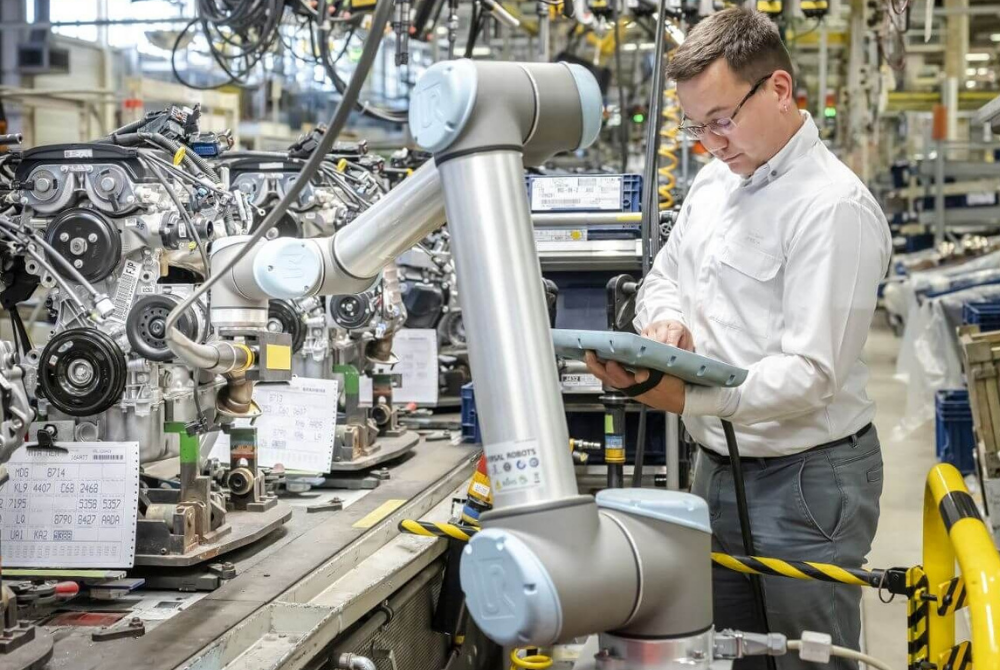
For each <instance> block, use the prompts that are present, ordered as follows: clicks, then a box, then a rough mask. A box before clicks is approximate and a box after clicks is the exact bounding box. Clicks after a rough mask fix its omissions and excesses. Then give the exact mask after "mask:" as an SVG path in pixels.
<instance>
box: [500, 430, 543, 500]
mask: <svg viewBox="0 0 1000 670" xmlns="http://www.w3.org/2000/svg"><path fill="white" fill-rule="evenodd" d="M490 451H491V453H489V454H487V456H486V463H487V467H488V468H489V475H490V482H491V483H492V484H493V490H494V491H496V492H497V493H503V492H505V491H515V490H517V489H524V488H530V487H534V486H539V485H541V483H542V460H541V458H542V457H541V453H540V451H539V449H538V443H537V442H536V441H535V440H524V441H522V442H504V443H501V444H498V445H496V446H495V447H494V448H493V449H491V450H490Z"/></svg>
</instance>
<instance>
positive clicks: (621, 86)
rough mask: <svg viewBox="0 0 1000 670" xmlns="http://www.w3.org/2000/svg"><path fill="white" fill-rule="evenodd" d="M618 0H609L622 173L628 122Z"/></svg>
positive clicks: (625, 162)
mask: <svg viewBox="0 0 1000 670" xmlns="http://www.w3.org/2000/svg"><path fill="white" fill-rule="evenodd" d="M618 19H619V16H618V0H611V20H612V21H614V23H615V79H617V80H618V106H619V107H620V108H621V109H620V111H619V114H618V117H619V119H621V123H620V125H619V126H618V136H619V139H620V140H621V152H622V174H625V173H626V172H627V171H628V124H627V123H626V122H625V81H624V77H623V75H622V48H621V36H622V32H623V31H622V29H621V25H620V24H619V22H618Z"/></svg>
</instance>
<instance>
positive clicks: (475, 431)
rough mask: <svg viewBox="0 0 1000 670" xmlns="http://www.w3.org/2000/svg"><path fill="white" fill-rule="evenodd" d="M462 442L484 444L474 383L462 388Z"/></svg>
mask: <svg viewBox="0 0 1000 670" xmlns="http://www.w3.org/2000/svg"><path fill="white" fill-rule="evenodd" d="M462 442H471V443H473V444H482V442H483V435H482V433H481V432H480V431H479V416H478V415H477V413H476V394H475V392H474V391H473V390H472V382H469V383H468V384H466V385H465V386H463V387H462Z"/></svg>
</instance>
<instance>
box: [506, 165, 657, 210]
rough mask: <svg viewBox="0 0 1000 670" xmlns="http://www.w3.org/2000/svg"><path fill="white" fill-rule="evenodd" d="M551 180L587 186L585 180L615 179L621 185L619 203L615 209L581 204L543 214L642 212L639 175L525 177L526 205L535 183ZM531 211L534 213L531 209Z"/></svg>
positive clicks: (529, 201)
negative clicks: (575, 181)
mask: <svg viewBox="0 0 1000 670" xmlns="http://www.w3.org/2000/svg"><path fill="white" fill-rule="evenodd" d="M547 179H549V180H551V179H579V180H581V184H583V185H587V184H588V183H589V182H588V181H587V180H593V179H617V180H619V182H620V183H621V203H620V206H619V207H618V208H616V209H610V208H608V207H604V208H600V207H597V206H595V205H588V204H587V203H585V202H583V203H580V204H579V205H576V204H573V205H567V206H566V207H554V208H549V209H545V210H539V211H545V212H639V211H642V175H641V174H561V175H530V174H529V175H525V185H526V186H527V188H528V203H529V206H530V205H531V194H532V192H533V189H534V185H535V182H536V181H541V180H547ZM532 211H535V210H534V208H532Z"/></svg>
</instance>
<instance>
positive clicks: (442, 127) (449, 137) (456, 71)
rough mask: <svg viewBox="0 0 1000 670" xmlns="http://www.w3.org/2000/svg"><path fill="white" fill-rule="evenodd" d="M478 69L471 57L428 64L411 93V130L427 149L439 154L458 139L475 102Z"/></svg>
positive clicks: (417, 140)
mask: <svg viewBox="0 0 1000 670" xmlns="http://www.w3.org/2000/svg"><path fill="white" fill-rule="evenodd" d="M478 82H479V80H478V70H477V69H476V65H475V64H474V63H473V62H472V61H471V60H466V59H462V60H456V61H444V62H441V63H436V64H434V65H432V66H431V67H429V68H428V69H427V70H426V71H425V72H424V73H423V75H421V76H420V79H418V80H417V86H416V88H414V90H413V95H412V96H410V132H411V133H412V135H413V139H414V141H415V142H416V143H417V144H419V145H420V146H422V147H423V148H424V149H426V150H427V151H430V152H432V153H439V152H441V151H444V150H445V149H447V148H448V147H449V146H451V144H452V143H453V142H454V141H455V140H457V139H458V137H459V135H461V133H462V130H463V129H464V128H465V124H466V123H468V121H469V117H470V116H472V110H473V108H474V107H475V104H476V92H477V90H478V88H479V83H478Z"/></svg>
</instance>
